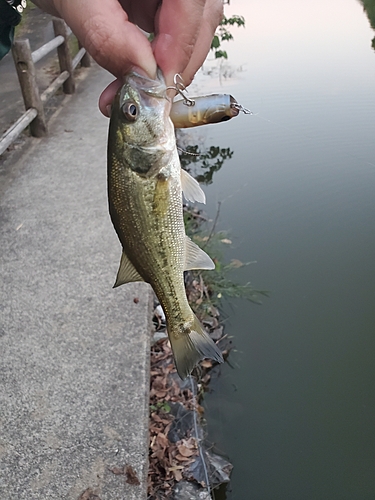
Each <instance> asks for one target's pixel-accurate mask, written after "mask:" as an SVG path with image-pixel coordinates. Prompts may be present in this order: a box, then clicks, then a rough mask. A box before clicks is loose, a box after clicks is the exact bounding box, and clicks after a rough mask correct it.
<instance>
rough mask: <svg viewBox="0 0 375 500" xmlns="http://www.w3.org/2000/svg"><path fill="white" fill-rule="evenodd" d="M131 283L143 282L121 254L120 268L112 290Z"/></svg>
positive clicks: (126, 258)
mask: <svg viewBox="0 0 375 500" xmlns="http://www.w3.org/2000/svg"><path fill="white" fill-rule="evenodd" d="M133 281H144V279H143V278H142V276H141V275H140V274H139V273H138V271H137V270H136V268H135V267H134V266H133V264H132V263H131V262H130V260H129V259H128V257H127V256H126V255H125V253H124V252H122V255H121V260H120V266H119V268H118V271H117V276H116V281H115V284H114V285H113V288H117V287H118V286H121V285H124V284H125V283H131V282H133Z"/></svg>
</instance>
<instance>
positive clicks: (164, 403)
mask: <svg viewBox="0 0 375 500" xmlns="http://www.w3.org/2000/svg"><path fill="white" fill-rule="evenodd" d="M158 410H162V411H163V412H164V413H169V412H170V411H171V407H170V405H169V404H168V403H167V401H159V402H158V403H157V404H156V405H150V412H154V411H158Z"/></svg>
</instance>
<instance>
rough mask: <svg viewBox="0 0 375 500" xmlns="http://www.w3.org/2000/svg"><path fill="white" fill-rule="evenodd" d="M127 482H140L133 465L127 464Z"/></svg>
mask: <svg viewBox="0 0 375 500" xmlns="http://www.w3.org/2000/svg"><path fill="white" fill-rule="evenodd" d="M125 473H126V482H127V483H128V484H134V485H136V486H138V485H139V484H140V482H139V479H138V477H137V474H136V472H135V470H134V469H133V467H132V466H131V465H127V466H126V469H125Z"/></svg>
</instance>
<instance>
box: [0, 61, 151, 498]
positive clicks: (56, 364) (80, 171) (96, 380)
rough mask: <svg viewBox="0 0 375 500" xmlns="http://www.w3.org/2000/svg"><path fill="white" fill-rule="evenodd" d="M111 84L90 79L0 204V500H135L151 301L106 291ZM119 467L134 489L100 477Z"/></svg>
mask: <svg viewBox="0 0 375 500" xmlns="http://www.w3.org/2000/svg"><path fill="white" fill-rule="evenodd" d="M110 80H111V77H110V76H109V75H108V74H107V73H106V72H104V71H102V70H100V69H99V68H93V69H92V70H91V71H90V74H89V76H88V78H87V79H86V80H85V81H84V82H81V84H80V86H79V88H78V92H77V94H76V95H74V96H72V97H71V98H70V99H69V100H68V101H67V104H66V105H65V106H64V107H63V109H62V110H61V111H60V112H59V116H58V118H57V119H55V121H54V123H52V125H50V135H49V137H47V138H45V139H41V140H38V141H36V142H35V145H34V146H33V147H32V148H31V149H29V150H28V152H26V153H25V154H24V155H23V156H22V158H21V159H20V160H19V161H18V164H17V165H15V166H14V167H15V172H17V175H16V176H14V175H12V178H11V179H10V180H9V182H8V183H7V188H6V190H5V192H4V194H3V195H2V199H1V200H0V208H1V212H0V235H1V255H0V259H1V260H0V261H1V286H0V320H1V324H0V498H1V499H2V500H15V499H17V500H26V499H27V500H33V499H54V500H56V499H67V500H78V499H79V498H81V499H82V500H83V499H85V500H88V499H91V498H92V499H94V498H95V500H99V499H100V500H120V499H121V500H122V499H126V500H138V499H142V500H144V499H145V498H146V476H147V460H148V388H149V337H150V328H151V325H150V322H151V310H152V294H151V289H150V287H149V286H148V285H146V284H144V283H134V284H131V285H126V286H123V287H121V288H120V289H118V290H113V289H112V288H111V287H112V284H113V282H114V279H115V275H116V271H117V265H118V262H119V259H120V255H121V248H120V244H119V242H118V240H117V237H116V235H115V232H114V230H113V227H112V224H111V222H110V219H109V216H108V209H107V199H106V140H107V127H108V120H107V119H106V118H104V117H102V116H101V115H100V113H99V111H98V108H97V100H98V96H99V94H100V92H101V90H102V89H103V88H104V86H105V85H106V84H107V83H108V82H109V81H110ZM135 299H136V300H135ZM125 464H128V465H131V466H132V468H133V469H134V470H135V472H136V474H137V476H138V479H139V480H140V485H132V484H128V483H127V482H126V476H124V475H121V474H115V473H113V472H111V469H112V470H118V469H121V467H123V466H124V465H125ZM84 492H86V493H85V494H83V493H84ZM90 495H91V496H90ZM95 495H96V496H95Z"/></svg>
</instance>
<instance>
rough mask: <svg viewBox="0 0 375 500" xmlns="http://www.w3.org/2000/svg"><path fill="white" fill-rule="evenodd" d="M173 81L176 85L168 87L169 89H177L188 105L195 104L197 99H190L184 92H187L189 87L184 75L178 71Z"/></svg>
mask: <svg viewBox="0 0 375 500" xmlns="http://www.w3.org/2000/svg"><path fill="white" fill-rule="evenodd" d="M173 83H174V85H175V86H174V87H167V90H169V89H172V90H175V91H176V92H177V93H178V94H180V96H182V97H183V100H184V104H185V105H186V106H194V105H195V101H194V100H193V99H190V98H189V97H188V96H187V95H186V94H184V92H187V88H186V87H185V85H184V81H183V79H182V76H181V75H179V74H178V73H176V74H175V75H174V77H173Z"/></svg>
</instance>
